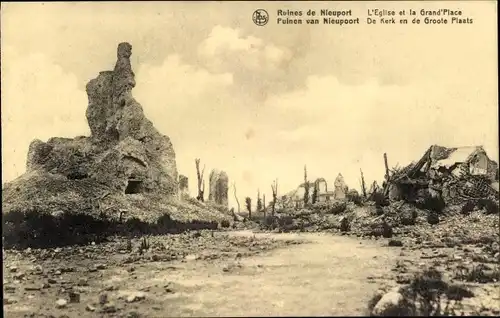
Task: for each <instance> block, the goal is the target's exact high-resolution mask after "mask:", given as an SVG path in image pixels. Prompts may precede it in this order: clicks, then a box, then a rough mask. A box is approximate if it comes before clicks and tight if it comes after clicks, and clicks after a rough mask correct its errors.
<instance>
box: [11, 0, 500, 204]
mask: <svg viewBox="0 0 500 318" xmlns="http://www.w3.org/2000/svg"><path fill="white" fill-rule="evenodd" d="M457 4H458V6H457ZM258 7H262V8H264V9H266V10H267V11H268V12H269V13H270V15H271V19H272V20H271V22H269V24H268V25H266V26H264V27H258V26H256V25H254V24H253V22H252V20H251V16H252V12H253V11H254V10H255V9H257V8H258ZM424 7H425V8H440V7H450V8H452V9H462V10H463V11H464V14H467V15H468V16H469V17H472V18H473V19H474V23H473V24H463V25H445V26H443V25H442V26H429V25H406V26H394V25H375V26H374V25H371V26H367V25H365V23H362V24H361V25H353V26H343V27H341V26H338V25H312V26H308V25H276V23H275V22H274V19H273V17H275V15H276V10H277V9H280V8H281V9H303V10H307V9H309V8H315V9H322V8H330V9H342V8H346V9H352V10H353V14H354V15H355V16H359V17H360V18H361V20H362V21H364V20H365V17H366V12H367V9H369V8H379V9H384V8H386V9H392V8H395V9H409V8H414V9H421V8H424ZM496 19H497V17H496V2H494V1H485V2H480V1H474V2H472V1H471V2H455V3H452V2H446V3H445V4H444V3H439V2H431V3H425V5H424V4H420V3H418V2H415V1H412V2H408V3H395V2H390V3H387V4H386V5H384V4H383V3H381V2H344V3H342V2H332V3H328V2H319V3H305V2H302V3H279V2H269V3H261V2H248V3H243V2H237V3H230V2H223V3H217V2H206V3H202V2H185V3H159V2H155V3H132V2H122V3H98V2H94V3H45V4H43V3H7V4H5V3H2V10H1V23H2V37H1V41H2V42H1V45H2V65H1V66H2V87H1V88H2V176H3V180H2V181H3V182H6V181H9V180H12V179H14V178H16V177H17V176H19V175H20V174H22V173H23V172H24V171H25V163H26V154H27V149H28V146H29V143H30V142H31V140H33V139H35V138H39V139H41V140H47V139H48V138H50V137H52V136H61V137H74V136H77V135H88V134H89V128H88V125H87V123H86V119H85V110H86V107H87V103H88V100H87V96H86V94H85V85H86V83H87V82H88V81H89V80H90V79H92V78H94V77H96V76H97V74H98V72H100V71H103V70H112V69H113V67H114V63H115V61H116V47H117V45H118V43H119V42H124V41H126V42H129V43H131V44H132V46H133V50H132V54H133V55H132V66H133V68H134V71H135V74H136V82H137V86H136V88H135V89H134V90H133V95H134V96H135V98H136V99H137V100H138V101H139V103H141V104H142V106H143V108H144V111H145V114H146V116H147V117H148V118H149V119H151V120H152V121H153V123H154V125H155V126H156V127H157V129H158V130H159V131H160V132H161V133H163V134H166V135H168V136H169V137H170V138H171V139H172V142H173V145H174V148H175V152H176V155H177V167H178V169H179V173H181V174H185V175H187V176H188V177H189V186H190V190H191V193H192V194H193V195H195V192H196V181H195V177H196V174H195V164H194V159H195V158H198V157H199V158H201V160H202V164H206V169H207V171H206V175H207V178H208V174H209V171H210V169H212V168H218V169H223V170H225V171H227V173H228V175H229V178H230V182H231V183H233V182H236V185H237V188H238V196H239V197H240V202H242V204H243V202H244V196H247V195H248V196H251V197H252V198H254V201H255V197H256V193H257V189H259V188H260V190H261V193H262V192H264V193H266V195H267V197H268V198H270V197H271V187H270V185H271V182H272V180H274V179H275V178H278V179H279V189H278V190H279V193H280V194H283V193H285V192H288V191H289V190H291V189H293V188H294V187H296V186H297V185H298V184H299V183H300V182H301V181H302V178H303V166H304V164H307V167H308V170H309V175H310V177H311V179H313V178H315V177H324V178H325V179H327V181H329V185H330V186H332V187H333V181H334V179H335V177H336V176H337V174H338V173H342V174H343V175H344V178H345V180H346V182H347V184H348V185H349V186H350V187H353V188H358V189H359V169H360V168H362V169H363V171H364V174H365V178H366V181H367V182H372V181H373V180H378V181H379V182H380V181H381V180H382V178H383V174H384V163H383V153H384V152H387V154H388V159H389V165H391V166H394V165H396V164H398V163H399V165H405V164H408V163H409V162H411V161H412V160H417V159H419V158H420V156H421V155H422V154H423V153H424V152H425V150H426V149H427V148H428V147H429V146H430V145H431V144H439V145H443V146H450V147H452V146H465V145H483V146H484V147H485V148H486V150H487V151H488V152H489V155H490V156H491V157H492V158H493V159H495V160H498V132H497V129H498V122H497V118H498V114H497V112H498V105H497V100H498V97H497V70H498V68H497V21H496ZM207 186H208V184H207ZM268 200H269V199H268ZM230 201H231V204H233V203H234V202H233V201H234V200H233V196H232V193H230Z"/></svg>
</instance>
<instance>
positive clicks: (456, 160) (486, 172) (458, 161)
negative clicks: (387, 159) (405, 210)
mask: <svg viewBox="0 0 500 318" xmlns="http://www.w3.org/2000/svg"><path fill="white" fill-rule="evenodd" d="M384 194H386V196H388V197H389V199H390V200H391V201H393V200H400V199H403V200H406V201H409V202H413V201H415V200H417V198H418V197H421V196H423V195H431V196H434V197H441V198H442V199H443V200H444V201H445V203H447V204H453V203H458V202H461V201H467V200H477V199H485V198H491V199H495V200H498V164H497V163H496V162H495V161H493V160H491V159H490V158H489V157H488V155H487V153H486V151H485V150H484V148H483V147H482V146H474V147H459V148H447V147H442V146H438V145H433V146H431V147H429V149H427V151H426V152H425V154H424V155H423V156H422V158H421V159H420V160H419V161H417V162H413V163H411V164H409V165H408V166H406V167H404V168H402V169H400V170H398V171H393V174H392V175H391V176H390V177H389V179H388V180H387V182H386V184H385V187H384Z"/></svg>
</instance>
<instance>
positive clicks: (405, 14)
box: [276, 9, 473, 25]
mask: <svg viewBox="0 0 500 318" xmlns="http://www.w3.org/2000/svg"><path fill="white" fill-rule="evenodd" d="M276 15H277V18H276V22H277V24H336V25H349V24H360V19H359V17H354V16H353V14H352V9H349V10H329V9H322V10H312V9H309V10H290V9H279V10H277V14H276ZM318 17H321V19H318ZM366 23H367V24H410V23H411V24H472V23H473V19H472V18H469V17H464V14H463V12H462V11H461V10H452V9H439V10H426V9H421V10H414V9H404V10H398V11H396V10H387V9H368V12H367V17H366Z"/></svg>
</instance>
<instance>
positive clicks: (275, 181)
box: [271, 179, 278, 216]
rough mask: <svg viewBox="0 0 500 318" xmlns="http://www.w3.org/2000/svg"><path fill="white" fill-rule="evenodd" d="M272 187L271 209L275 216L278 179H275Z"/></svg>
mask: <svg viewBox="0 0 500 318" xmlns="http://www.w3.org/2000/svg"><path fill="white" fill-rule="evenodd" d="M271 189H272V191H273V205H272V209H271V215H272V216H274V212H275V211H276V200H278V179H276V180H274V181H273V184H271Z"/></svg>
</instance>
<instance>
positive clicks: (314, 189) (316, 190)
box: [311, 180, 319, 204]
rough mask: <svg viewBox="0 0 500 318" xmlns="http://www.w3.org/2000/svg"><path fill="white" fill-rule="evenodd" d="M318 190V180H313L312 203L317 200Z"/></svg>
mask: <svg viewBox="0 0 500 318" xmlns="http://www.w3.org/2000/svg"><path fill="white" fill-rule="evenodd" d="M318 192H319V182H318V180H316V182H314V188H313V193H312V200H311V201H312V204H314V203H316V202H317V201H318Z"/></svg>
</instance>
